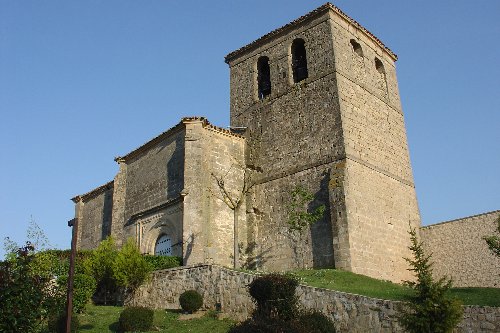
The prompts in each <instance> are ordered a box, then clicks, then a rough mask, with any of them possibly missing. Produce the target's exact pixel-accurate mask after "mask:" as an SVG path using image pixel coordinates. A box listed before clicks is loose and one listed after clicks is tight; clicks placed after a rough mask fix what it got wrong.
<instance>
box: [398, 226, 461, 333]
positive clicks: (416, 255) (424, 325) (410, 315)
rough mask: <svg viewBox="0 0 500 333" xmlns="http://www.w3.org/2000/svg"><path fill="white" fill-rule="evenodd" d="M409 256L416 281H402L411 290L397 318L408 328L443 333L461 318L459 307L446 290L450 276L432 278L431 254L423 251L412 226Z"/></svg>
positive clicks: (409, 329) (426, 332)
mask: <svg viewBox="0 0 500 333" xmlns="http://www.w3.org/2000/svg"><path fill="white" fill-rule="evenodd" d="M409 234H410V240H411V246H410V247H409V248H410V250H411V251H412V253H413V259H409V258H405V260H406V261H407V262H408V263H409V264H410V267H411V268H410V269H409V270H411V271H413V272H415V275H416V277H417V281H416V282H412V281H406V282H405V283H406V284H407V285H408V286H409V287H410V288H412V289H413V290H414V294H413V295H412V296H410V302H409V303H408V306H407V307H406V308H404V309H403V310H402V312H401V314H400V316H399V321H400V322H401V324H402V325H403V326H404V327H405V328H406V330H407V331H408V332H415V333H447V332H451V331H453V328H454V327H455V326H456V325H457V324H458V323H459V322H460V320H461V319H462V314H463V309H462V306H461V303H460V302H459V301H458V300H456V299H450V298H448V297H447V296H446V292H447V291H448V290H449V289H450V288H451V280H447V279H446V278H445V277H443V278H441V279H439V280H438V281H435V280H434V277H433V276H432V267H431V266H432V263H431V262H430V260H431V256H430V255H426V254H425V253H424V249H423V244H422V242H420V241H419V240H418V238H417V233H416V231H415V229H413V228H410V231H409Z"/></svg>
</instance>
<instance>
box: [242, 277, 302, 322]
mask: <svg viewBox="0 0 500 333" xmlns="http://www.w3.org/2000/svg"><path fill="white" fill-rule="evenodd" d="M298 284H299V282H298V280H297V279H296V278H295V277H293V276H290V275H283V274H275V273H274V274H267V275H263V276H260V277H258V278H256V279H255V280H253V281H252V283H250V285H249V292H250V295H251V296H252V297H253V299H254V301H255V303H256V305H257V308H256V310H255V312H254V316H257V317H264V318H272V319H284V320H288V319H291V318H293V317H294V316H295V315H296V313H297V309H298V299H297V296H296V295H295V288H297V286H298Z"/></svg>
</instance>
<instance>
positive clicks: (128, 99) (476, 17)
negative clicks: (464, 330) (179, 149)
mask: <svg viewBox="0 0 500 333" xmlns="http://www.w3.org/2000/svg"><path fill="white" fill-rule="evenodd" d="M321 4H323V1H304V0H301V1H299V0H272V1H271V0H267V1H263V0H259V1H229V0H227V1H217V0H212V1H201V0H200V1H159V0H147V1H142V0H141V1H139V0H136V1H128V0H106V1H104V0H100V1H96V0H85V1H83V0H81V1H69V0H64V1H51V0H47V1H39V0H29V1H28V0H26V1H22V0H0V112H1V113H0V114H1V118H0V153H1V160H0V212H1V216H0V241H2V240H3V238H4V237H6V236H10V237H11V238H13V239H14V240H15V241H17V242H22V241H24V239H25V233H26V229H27V226H28V222H29V220H30V216H32V217H33V218H34V220H35V221H36V222H37V223H38V225H39V226H41V227H42V229H43V230H44V231H45V233H46V235H47V236H48V238H49V240H50V241H51V243H52V244H53V245H54V246H55V247H58V248H68V247H69V246H70V231H71V229H70V228H68V227H67V224H66V222H67V221H68V220H70V219H71V218H72V217H73V215H74V207H73V203H72V202H71V201H70V198H71V197H73V196H75V195H77V194H82V193H85V192H87V191H89V190H91V189H93V188H95V187H97V186H99V185H102V184H104V183H106V182H108V181H110V180H112V179H113V177H114V175H115V173H116V172H117V169H118V167H117V164H116V163H115V162H114V161H113V157H114V156H117V155H124V154H126V153H127V152H129V151H131V150H132V149H134V148H136V147H138V146H139V145H141V144H142V143H144V142H146V141H147V140H149V139H150V138H152V137H154V136H156V135H157V134H159V133H160V132H162V131H164V130H166V129H168V128H169V127H171V126H173V125H174V124H176V123H177V122H178V121H179V120H180V118H181V117H183V116H190V115H203V116H206V117H208V119H209V120H210V121H211V122H212V123H214V124H216V125H219V126H227V125H228V123H229V70H228V67H227V65H226V64H225V63H224V56H225V55H226V54H227V53H229V52H231V51H233V50H235V49H237V48H239V47H241V46H243V45H245V44H247V43H249V42H251V41H253V40H255V39H256V38H258V37H260V36H261V35H263V34H265V33H267V32H269V31H271V30H273V29H275V28H278V27H280V26H282V25H284V24H286V23H288V22H289V21H291V20H293V19H295V18H297V17H299V16H301V15H303V14H305V13H307V12H309V11H311V10H313V9H314V8H316V7H318V6H320V5H321ZM334 4H336V5H337V6H338V7H340V8H341V9H342V10H343V11H344V12H345V13H347V14H348V15H350V16H351V17H353V18H354V19H355V20H357V21H358V22H360V23H361V24H362V25H363V26H364V27H366V28H367V29H368V30H370V31H371V32H372V33H373V34H375V35H376V36H377V37H379V38H380V39H381V40H382V41H383V42H384V43H385V44H386V45H387V46H388V47H389V48H391V49H392V50H393V51H394V52H395V53H396V54H398V56H399V60H398V62H397V63H396V65H397V70H398V78H399V88H400V93H401V98H402V104H403V111H404V113H405V120H406V126H407V133H408V140H409V146H410V155H411V160H412V165H413V170H414V177H415V183H416V188H417V195H418V200H419V206H420V212H421V216H422V221H423V224H431V223H436V222H439V221H444V220H450V219H454V218H459V217H463V216H468V215H473V214H478V213H482V212H486V211H491V210H496V209H500V172H499V171H500V147H499V144H500V83H499V80H500V65H499V63H500V48H499V44H498V41H499V38H500V1H498V0H489V1H486V0H478V1H474V2H471V1H465V0H440V1H430V0H421V1H400V0H392V1H388V0H379V1H366V0H339V1H336V2H334ZM0 256H3V250H0Z"/></svg>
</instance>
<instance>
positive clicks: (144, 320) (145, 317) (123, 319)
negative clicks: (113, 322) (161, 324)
mask: <svg viewBox="0 0 500 333" xmlns="http://www.w3.org/2000/svg"><path fill="white" fill-rule="evenodd" d="M153 316H154V311H153V310H151V309H148V308H144V307H140V306H132V307H127V308H125V309H124V310H123V311H122V312H121V313H120V319H119V320H118V321H119V324H120V329H121V330H122V331H123V332H129V331H138V332H145V331H149V330H151V328H152V326H153Z"/></svg>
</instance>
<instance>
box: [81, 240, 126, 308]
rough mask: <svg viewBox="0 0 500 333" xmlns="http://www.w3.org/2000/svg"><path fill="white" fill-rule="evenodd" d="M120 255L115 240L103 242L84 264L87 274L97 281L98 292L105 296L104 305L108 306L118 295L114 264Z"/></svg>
mask: <svg viewBox="0 0 500 333" xmlns="http://www.w3.org/2000/svg"><path fill="white" fill-rule="evenodd" d="M117 254H118V250H117V249H116V245H115V242H114V240H113V238H111V237H108V238H106V239H105V240H103V241H102V242H101V243H100V244H99V246H98V247H97V249H95V250H94V251H92V254H91V255H89V257H88V258H87V259H86V260H85V261H84V262H83V267H84V271H85V274H87V275H90V276H92V277H93V278H94V279H95V280H96V281H97V292H98V293H99V294H101V295H103V300H104V304H108V302H109V301H110V300H111V301H112V302H114V301H116V300H114V299H113V294H115V293H116V283H115V280H114V272H113V269H114V262H115V258H116V256H117Z"/></svg>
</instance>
